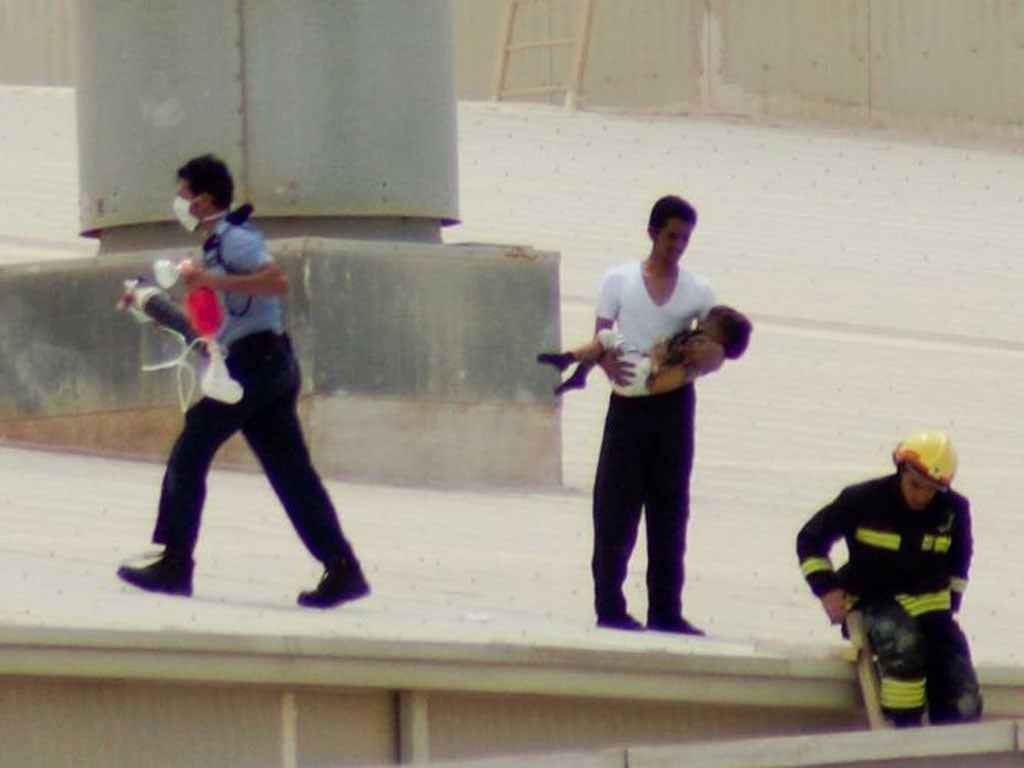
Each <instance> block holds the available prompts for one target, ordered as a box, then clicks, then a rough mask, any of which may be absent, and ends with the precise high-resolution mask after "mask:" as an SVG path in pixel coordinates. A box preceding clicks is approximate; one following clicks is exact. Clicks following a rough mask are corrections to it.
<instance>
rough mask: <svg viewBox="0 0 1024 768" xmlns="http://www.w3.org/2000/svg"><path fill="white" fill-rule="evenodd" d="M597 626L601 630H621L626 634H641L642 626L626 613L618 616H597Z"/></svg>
mask: <svg viewBox="0 0 1024 768" xmlns="http://www.w3.org/2000/svg"><path fill="white" fill-rule="evenodd" d="M597 626H599V627H602V628H603V629H622V630H625V631H626V632H643V631H644V625H643V624H641V623H640V622H639V621H637V620H636V619H634V618H633V617H632V616H630V615H629V614H628V613H623V614H621V615H619V616H598V617H597Z"/></svg>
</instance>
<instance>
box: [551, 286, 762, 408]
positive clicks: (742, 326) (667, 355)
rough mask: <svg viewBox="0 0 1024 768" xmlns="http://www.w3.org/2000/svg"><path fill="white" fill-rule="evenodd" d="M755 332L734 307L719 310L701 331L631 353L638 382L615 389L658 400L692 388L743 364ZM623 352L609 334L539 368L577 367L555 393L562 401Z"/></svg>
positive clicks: (614, 336)
mask: <svg viewBox="0 0 1024 768" xmlns="http://www.w3.org/2000/svg"><path fill="white" fill-rule="evenodd" d="M752 330H753V326H752V324H751V322H750V320H749V319H747V317H746V316H745V315H744V314H743V313H742V312H739V311H737V310H735V309H733V308H732V307H727V306H725V305H722V304H719V305H717V306H714V307H712V308H711V309H710V310H709V311H708V314H707V316H706V317H705V318H704V319H703V320H701V321H700V322H699V323H698V324H697V326H696V327H695V328H687V329H686V330H683V331H679V332H678V333H676V334H674V335H672V336H671V337H669V338H667V339H662V340H661V341H659V342H657V343H656V344H655V345H654V346H653V347H651V351H650V352H649V353H648V354H646V355H639V354H636V353H629V352H626V353H625V355H624V356H625V358H626V359H627V360H628V361H629V362H631V363H633V378H632V379H631V380H630V381H629V383H628V384H612V388H613V389H614V390H615V392H617V393H618V394H620V395H625V396H626V397H637V396H642V395H656V394H661V393H662V392H669V391H671V390H673V389H678V388H679V387H682V386H685V385H686V384H689V383H690V382H691V381H693V380H694V379H696V378H698V377H700V376H704V375H706V374H708V373H713V372H714V371H717V370H718V369H719V368H721V367H722V363H723V362H724V361H725V360H727V359H728V360H735V359H737V358H739V357H740V356H741V355H742V354H743V353H744V352H745V351H746V349H747V344H748V343H749V342H750V333H751V331H752ZM613 350H616V351H619V352H620V353H621V352H623V349H622V336H621V335H620V334H619V333H618V332H616V331H614V330H612V329H610V328H606V329H604V330H602V331H600V332H598V333H597V334H596V335H595V336H594V338H593V339H592V340H591V341H590V342H589V343H588V344H584V345H583V346H581V347H577V348H576V349H573V350H569V351H567V352H545V353H541V354H539V355H537V362H539V363H545V364H547V365H552V366H554V367H555V368H557V369H558V370H560V371H564V370H565V369H566V368H568V367H569V366H570V365H572V364H573V363H577V366H576V369H575V370H574V371H573V372H572V374H571V375H570V376H569V378H567V379H566V380H565V381H563V382H562V383H561V384H560V385H559V386H558V387H556V388H555V394H556V395H561V394H562V393H563V392H566V391H568V390H570V389H582V388H583V387H584V386H586V383H587V375H588V374H589V373H590V369H591V368H593V367H594V366H595V365H597V363H598V362H599V361H600V359H601V357H602V356H603V355H604V354H606V353H607V352H609V351H613Z"/></svg>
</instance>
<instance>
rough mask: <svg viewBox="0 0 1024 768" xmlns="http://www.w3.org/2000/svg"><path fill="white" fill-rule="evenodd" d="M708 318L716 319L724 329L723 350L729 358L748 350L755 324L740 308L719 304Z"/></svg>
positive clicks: (732, 358) (709, 312) (709, 313)
mask: <svg viewBox="0 0 1024 768" xmlns="http://www.w3.org/2000/svg"><path fill="white" fill-rule="evenodd" d="M706 320H714V321H715V322H716V323H717V324H718V327H719V328H721V329H722V336H723V341H722V351H723V353H724V354H725V356H726V357H727V358H729V359H730V360H735V359H736V358H737V357H739V356H740V355H742V354H743V353H744V352H746V351H747V345H748V344H749V343H750V333H751V331H753V330H754V326H753V324H752V323H751V322H750V320H749V319H748V318H747V316H746V315H744V314H743V313H742V312H740V311H739V310H736V309H733V308H732V307H727V306H725V305H724V304H718V305H716V306H714V307H712V308H711V309H710V310H709V311H708V316H707V318H706Z"/></svg>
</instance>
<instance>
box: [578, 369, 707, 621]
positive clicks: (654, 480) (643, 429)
mask: <svg viewBox="0 0 1024 768" xmlns="http://www.w3.org/2000/svg"><path fill="white" fill-rule="evenodd" d="M695 401H696V396H695V394H694V390H693V385H689V386H686V387H683V388H681V389H678V390H674V391H672V392H668V393H665V394H662V395H652V396H650V397H622V396H620V395H617V394H614V393H613V394H612V396H611V399H610V400H609V403H608V415H607V417H606V418H605V425H604V438H603V439H602V442H601V455H600V458H599V460H598V464H597V477H596V479H595V481H594V557H593V561H592V568H593V574H594V607H595V609H596V611H597V616H598V618H599V619H600V618H614V617H618V616H621V615H623V614H625V612H626V599H625V597H624V596H623V594H622V584H623V582H624V581H625V580H626V571H627V568H628V565H629V558H630V555H631V554H632V553H633V547H634V545H635V544H636V537H637V532H638V530H639V526H640V514H641V510H643V512H644V515H645V519H646V526H647V527H646V531H647V621H648V623H659V622H671V621H673V620H674V619H677V618H678V617H679V616H681V615H682V590H683V577H684V571H683V556H684V554H685V552H686V523H687V520H688V518H689V515H690V470H691V469H692V467H693V414H694V405H695Z"/></svg>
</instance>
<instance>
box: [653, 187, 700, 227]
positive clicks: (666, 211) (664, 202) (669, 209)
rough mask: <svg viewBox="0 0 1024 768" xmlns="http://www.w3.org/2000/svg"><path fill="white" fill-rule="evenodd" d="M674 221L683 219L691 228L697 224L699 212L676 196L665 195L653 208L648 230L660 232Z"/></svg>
mask: <svg viewBox="0 0 1024 768" xmlns="http://www.w3.org/2000/svg"><path fill="white" fill-rule="evenodd" d="M672 219H681V220H682V221H685V222H686V223H687V224H689V225H690V226H694V225H696V224H697V211H696V210H695V209H694V207H693V206H692V205H690V204H689V203H688V202H686V201H685V200H683V198H681V197H676V196H675V195H665V197H663V198H661V199H660V200H658V201H657V202H656V203H655V204H654V207H653V208H651V215H650V218H649V219H648V220H647V228H648V229H653V230H654V231H655V232H660V231H661V230H662V229H664V228H665V225H666V224H668V223H669V221H671V220H672Z"/></svg>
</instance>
